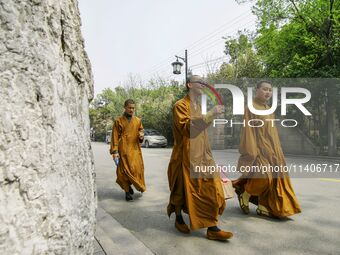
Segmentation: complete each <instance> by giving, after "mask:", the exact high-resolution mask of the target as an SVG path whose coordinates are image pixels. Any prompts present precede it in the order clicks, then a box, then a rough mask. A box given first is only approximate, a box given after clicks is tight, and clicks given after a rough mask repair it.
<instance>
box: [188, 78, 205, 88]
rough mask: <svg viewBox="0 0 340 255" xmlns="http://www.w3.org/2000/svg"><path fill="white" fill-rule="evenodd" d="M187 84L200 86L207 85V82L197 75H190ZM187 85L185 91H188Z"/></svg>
mask: <svg viewBox="0 0 340 255" xmlns="http://www.w3.org/2000/svg"><path fill="white" fill-rule="evenodd" d="M188 83H191V84H192V83H199V84H201V85H205V84H207V82H206V81H205V80H204V79H203V78H202V77H201V76H199V75H190V76H189V77H188ZM188 83H187V84H186V86H187V89H188V90H189V89H190V88H189V87H188Z"/></svg>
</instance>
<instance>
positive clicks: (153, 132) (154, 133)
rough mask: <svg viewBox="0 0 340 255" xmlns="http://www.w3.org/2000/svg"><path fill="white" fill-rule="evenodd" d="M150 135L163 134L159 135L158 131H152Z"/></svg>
mask: <svg viewBox="0 0 340 255" xmlns="http://www.w3.org/2000/svg"><path fill="white" fill-rule="evenodd" d="M148 135H161V133H159V132H158V131H156V130H150V131H149V132H148Z"/></svg>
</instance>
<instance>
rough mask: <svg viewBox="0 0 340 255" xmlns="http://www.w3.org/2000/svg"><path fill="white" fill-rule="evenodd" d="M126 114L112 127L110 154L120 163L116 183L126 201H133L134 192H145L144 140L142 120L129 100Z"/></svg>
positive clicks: (125, 106)
mask: <svg viewBox="0 0 340 255" xmlns="http://www.w3.org/2000/svg"><path fill="white" fill-rule="evenodd" d="M124 108H125V112H124V114H123V115H122V116H120V117H119V118H118V119H116V120H115V121H114V124H113V127H112V136H111V146H110V154H111V155H112V158H113V160H115V161H116V160H117V161H119V163H118V166H117V180H116V182H117V183H118V184H119V186H120V187H121V188H122V189H123V190H124V191H125V199H126V201H131V200H133V198H132V195H133V194H134V190H133V189H132V187H131V184H132V185H133V186H134V187H135V188H136V189H137V190H138V191H140V192H144V191H145V190H146V188H145V182H144V164H143V158H142V151H141V147H140V143H141V142H142V141H143V138H144V129H143V125H142V121H141V119H139V118H138V117H136V116H134V112H135V102H134V101H133V100H132V99H128V100H126V101H125V103H124Z"/></svg>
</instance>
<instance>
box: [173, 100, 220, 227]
mask: <svg viewBox="0 0 340 255" xmlns="http://www.w3.org/2000/svg"><path fill="white" fill-rule="evenodd" d="M211 120H212V119H211ZM211 120H210V121H209V120H208V119H207V118H203V117H202V115H201V109H200V107H199V105H197V107H196V109H195V107H190V98H189V96H188V95H187V96H185V97H184V98H183V99H181V100H179V101H177V102H176V104H175V106H174V108H173V135H174V147H173V150H172V155H171V159H170V163H169V167H168V180H169V187H170V191H171V194H170V201H169V204H168V207H167V212H168V216H169V217H170V215H171V213H173V212H174V211H176V210H178V209H183V211H184V212H186V213H188V214H189V218H190V228H191V229H192V230H195V229H199V228H206V227H211V226H216V225H217V221H218V215H219V214H222V213H223V211H224V208H225V200H224V196H223V190H222V186H221V181H220V178H219V177H218V178H211V176H205V177H204V176H203V177H200V178H197V176H196V177H193V176H190V167H191V168H192V169H193V168H194V167H195V166H196V165H206V166H207V165H210V166H212V165H215V162H214V159H213V157H212V153H211V149H210V145H209V140H208V133H207V129H206V128H207V127H208V125H209V122H211ZM190 148H191V149H190Z"/></svg>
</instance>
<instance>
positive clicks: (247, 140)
mask: <svg viewBox="0 0 340 255" xmlns="http://www.w3.org/2000/svg"><path fill="white" fill-rule="evenodd" d="M271 97H272V85H271V83H270V82H267V81H261V82H259V83H258V84H257V86H256V96H255V98H254V100H253V106H254V108H255V109H257V110H266V109H269V106H268V105H267V101H268V100H269V99H270V98H271ZM254 119H257V121H259V120H262V121H263V122H262V123H264V125H263V126H261V125H262V123H254V121H252V122H251V124H250V125H251V126H258V127H251V126H250V125H249V124H248V121H249V120H254ZM265 119H275V116H274V114H270V115H261V116H260V115H255V114H253V113H251V112H250V110H249V108H246V110H245V115H244V120H245V127H244V128H243V130H242V133H241V141H240V147H239V152H240V154H241V156H240V158H239V160H238V166H237V168H238V170H239V171H240V172H242V176H241V177H240V178H239V179H237V180H236V181H233V186H234V188H235V191H236V193H237V195H238V199H239V204H240V207H241V210H242V211H243V212H244V213H245V214H249V202H251V203H253V204H255V205H258V208H257V210H256V212H257V214H258V215H261V216H267V217H272V218H284V217H287V216H290V215H293V214H296V213H300V212H301V209H300V205H299V203H298V201H297V198H296V196H295V193H294V190H293V187H292V185H291V182H290V178H289V175H288V173H287V172H285V171H283V170H282V169H283V167H284V166H286V162H285V158H284V155H283V152H282V148H281V144H280V140H279V136H278V132H277V129H276V127H275V123H274V124H273V123H272V121H265ZM255 122H256V121H255ZM251 166H255V167H256V171H249V169H250V168H249V167H251ZM261 166H267V169H270V168H269V167H270V166H272V167H278V168H277V169H281V170H280V171H262V172H261ZM246 167H248V171H246ZM255 167H254V168H253V169H255ZM262 169H263V168H262ZM258 170H259V171H258Z"/></svg>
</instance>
